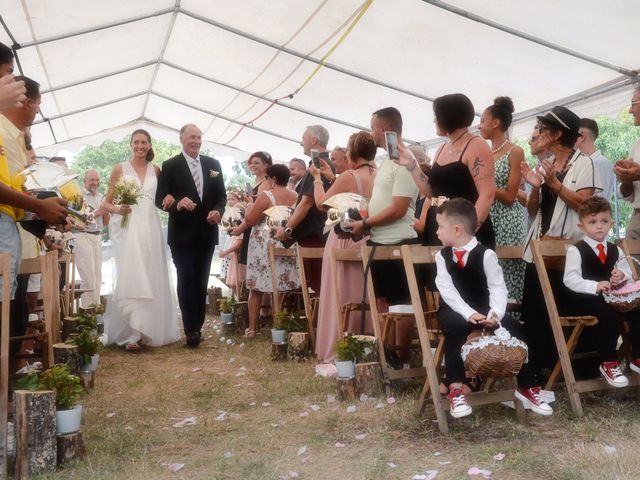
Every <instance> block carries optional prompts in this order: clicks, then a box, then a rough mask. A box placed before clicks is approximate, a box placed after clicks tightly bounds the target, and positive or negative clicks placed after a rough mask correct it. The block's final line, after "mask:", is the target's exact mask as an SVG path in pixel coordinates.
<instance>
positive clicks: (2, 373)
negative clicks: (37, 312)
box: [0, 253, 13, 478]
mask: <svg viewBox="0 0 640 480" xmlns="http://www.w3.org/2000/svg"><path fill="white" fill-rule="evenodd" d="M12 263H13V262H12V260H11V255H9V254H8V253H2V254H0V275H1V276H2V286H3V288H2V311H0V477H2V478H6V476H7V422H8V420H9V335H10V333H9V332H10V330H9V321H10V320H9V306H10V302H11V300H10V298H11V285H9V278H10V277H11V268H12V267H11V264H12Z"/></svg>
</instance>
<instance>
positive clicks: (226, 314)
mask: <svg viewBox="0 0 640 480" xmlns="http://www.w3.org/2000/svg"><path fill="white" fill-rule="evenodd" d="M236 303H237V302H236V298H235V297H234V296H233V294H232V295H231V298H227V297H223V298H219V299H218V305H220V320H221V321H222V324H223V325H231V324H233V323H234V321H233V306H234V305H235V304H236Z"/></svg>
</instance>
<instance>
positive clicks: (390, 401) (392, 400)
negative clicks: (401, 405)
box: [387, 397, 396, 404]
mask: <svg viewBox="0 0 640 480" xmlns="http://www.w3.org/2000/svg"><path fill="white" fill-rule="evenodd" d="M387 403H388V404H392V403H396V397H389V398H387Z"/></svg>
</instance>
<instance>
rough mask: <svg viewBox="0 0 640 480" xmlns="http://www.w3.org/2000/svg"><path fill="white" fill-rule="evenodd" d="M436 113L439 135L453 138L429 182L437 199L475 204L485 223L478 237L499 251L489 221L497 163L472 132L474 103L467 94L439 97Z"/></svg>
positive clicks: (485, 145)
mask: <svg viewBox="0 0 640 480" xmlns="http://www.w3.org/2000/svg"><path fill="white" fill-rule="evenodd" d="M433 111H434V114H435V117H436V128H437V131H438V134H439V135H442V136H446V137H448V138H449V141H448V142H447V143H445V144H444V145H443V146H442V147H440V149H439V150H438V153H437V154H436V157H435V159H434V161H433V165H432V166H431V175H430V176H429V183H430V184H431V190H432V192H433V196H434V197H441V196H442V197H448V198H456V197H460V198H465V199H467V200H469V201H470V202H473V203H474V204H475V206H476V210H477V212H478V221H479V222H481V224H480V227H479V229H478V230H477V232H476V238H477V239H478V241H479V242H480V243H482V244H483V245H484V246H485V247H487V248H491V249H495V243H496V242H495V235H494V232H493V226H492V225H491V219H490V218H489V209H490V208H491V204H492V203H493V197H494V194H495V170H494V161H493V155H492V154H491V149H490V148H489V146H488V145H487V143H486V142H485V141H484V140H482V139H481V138H480V137H477V136H475V135H472V134H471V133H470V132H469V130H468V127H469V125H471V122H472V121H473V119H474V112H475V111H474V108H473V104H472V103H471V100H469V99H468V98H467V97H466V96H465V95H463V94H461V93H455V94H451V95H444V96H442V97H438V98H436V99H435V101H434V103H433ZM465 154H466V155H467V157H466V158H465ZM439 160H440V161H441V162H442V163H438V161H439ZM465 161H466V163H465Z"/></svg>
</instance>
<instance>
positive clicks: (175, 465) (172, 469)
mask: <svg viewBox="0 0 640 480" xmlns="http://www.w3.org/2000/svg"><path fill="white" fill-rule="evenodd" d="M167 468H168V469H169V471H170V472H172V473H176V472H179V471H180V470H182V469H183V468H184V463H170V464H168V465H167Z"/></svg>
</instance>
